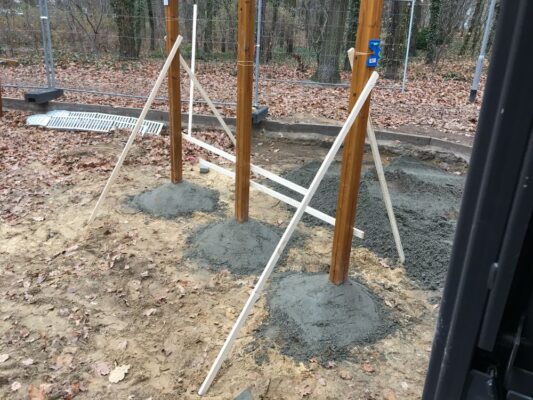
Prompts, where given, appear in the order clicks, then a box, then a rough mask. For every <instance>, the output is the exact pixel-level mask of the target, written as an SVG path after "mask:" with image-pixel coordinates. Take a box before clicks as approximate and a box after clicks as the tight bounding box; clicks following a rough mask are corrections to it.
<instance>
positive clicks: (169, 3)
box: [163, 0, 183, 183]
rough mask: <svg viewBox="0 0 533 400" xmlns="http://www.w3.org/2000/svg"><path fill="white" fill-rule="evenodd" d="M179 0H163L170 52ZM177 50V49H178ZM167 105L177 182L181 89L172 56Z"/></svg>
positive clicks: (179, 172)
mask: <svg viewBox="0 0 533 400" xmlns="http://www.w3.org/2000/svg"><path fill="white" fill-rule="evenodd" d="M178 1H179V0H163V4H164V5H165V17H166V28H167V43H166V45H167V52H170V50H171V49H172V47H173V46H174V42H175V41H176V40H177V38H178V36H179V20H178V18H179V12H178ZM178 52H179V50H178ZM168 107H169V114H168V119H169V126H170V180H171V181H172V183H179V182H181V181H182V179H183V170H182V155H181V90H180V58H179V56H176V57H174V59H173V60H172V63H171V64H170V69H169V70H168Z"/></svg>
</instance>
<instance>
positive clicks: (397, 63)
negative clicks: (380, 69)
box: [383, 0, 404, 79]
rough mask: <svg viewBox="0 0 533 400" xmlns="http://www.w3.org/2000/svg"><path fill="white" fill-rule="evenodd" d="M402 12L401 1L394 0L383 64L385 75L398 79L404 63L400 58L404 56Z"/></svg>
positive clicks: (388, 77)
mask: <svg viewBox="0 0 533 400" xmlns="http://www.w3.org/2000/svg"><path fill="white" fill-rule="evenodd" d="M400 12H401V2H400V1H397V0H393V1H392V7H391V17H390V24H389V29H388V32H387V41H386V45H385V46H384V47H385V49H384V52H383V64H384V65H385V72H384V74H383V76H384V77H385V78H387V79H396V78H397V77H398V73H399V71H400V67H401V64H402V63H401V60H400V59H401V56H402V46H401V45H400V42H401V41H402V40H403V34H404V29H403V26H402V25H403V24H402V18H401V15H400Z"/></svg>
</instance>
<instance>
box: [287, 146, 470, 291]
mask: <svg viewBox="0 0 533 400" xmlns="http://www.w3.org/2000/svg"><path fill="white" fill-rule="evenodd" d="M319 166H320V163H319V162H312V163H309V164H306V165H304V166H302V167H301V168H298V169H296V170H293V171H290V172H288V173H286V174H285V175H284V176H285V177H286V178H287V179H289V180H291V181H293V182H295V183H298V184H300V185H302V186H305V187H307V186H309V184H310V183H311V180H312V179H313V177H314V176H315V174H316V171H317V170H318V168H319ZM385 175H386V178H387V183H388V185H389V190H390V193H391V198H392V203H393V207H394V212H395V214H396V218H397V221H398V228H399V230H400V235H401V238H402V243H403V246H404V250H405V255H406V262H405V269H406V272H407V274H408V276H410V277H411V278H412V279H413V280H414V281H416V282H418V283H419V285H420V286H421V287H422V288H424V289H437V288H439V287H442V285H443V283H444V279H445V275H446V270H447V266H448V262H449V257H450V253H451V245H452V241H453V235H454V231H455V224H456V219H457V215H458V211H459V206H460V200H461V196H462V191H463V186H464V177H463V176H457V175H454V174H452V173H449V172H446V171H443V170H441V169H439V168H437V167H436V166H434V165H432V164H430V163H428V162H422V161H419V160H417V159H414V158H412V157H408V156H400V157H398V158H396V159H394V160H393V161H392V162H391V163H390V164H389V165H388V166H387V167H386V168H385ZM339 176H340V165H339V163H336V164H333V165H332V166H331V168H330V170H329V171H328V173H327V174H326V176H325V178H324V180H323V181H322V183H321V185H320V187H319V188H318V191H317V193H316V195H315V197H314V198H313V200H312V201H311V206H312V207H315V208H317V209H319V210H321V211H323V212H325V213H326V214H329V215H331V216H335V211H336V206H337V195H338V187H339ZM276 189H277V190H280V191H282V192H284V193H286V194H287V195H290V196H291V197H294V198H298V195H297V194H295V193H294V192H291V191H288V190H287V189H283V188H279V187H277V188H276ZM303 221H304V222H306V223H307V224H311V225H316V224H324V223H322V222H321V221H319V220H317V219H315V218H314V217H312V216H309V215H305V216H304V218H303ZM324 225H325V224H324ZM356 225H357V227H358V228H360V229H363V230H364V231H365V239H364V240H360V239H356V238H355V239H354V244H355V245H358V246H364V247H367V248H369V249H370V250H372V251H373V252H375V253H376V254H377V255H378V256H380V257H383V258H388V259H389V260H390V261H391V262H392V261H393V260H396V259H397V252H396V248H395V245H394V240H393V237H392V232H391V229H390V225H389V221H388V218H387V214H386V211H385V206H384V203H383V199H382V197H381V191H380V188H379V183H378V181H377V177H376V175H375V172H374V170H373V169H371V170H368V171H367V172H366V173H365V174H364V175H363V177H362V181H361V187H360V191H359V202H358V209H357V217H356Z"/></svg>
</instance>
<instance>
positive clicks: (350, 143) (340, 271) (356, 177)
mask: <svg viewBox="0 0 533 400" xmlns="http://www.w3.org/2000/svg"><path fill="white" fill-rule="evenodd" d="M360 4H361V5H360V10H359V24H358V27H357V40H356V43H355V60H354V67H353V71H352V84H351V90H350V100H349V108H350V110H351V109H352V108H353V105H354V104H355V101H356V100H357V97H358V96H359V93H361V91H362V90H363V87H364V86H365V84H366V82H367V80H368V78H369V77H370V74H371V73H372V71H373V68H369V67H367V65H366V62H367V59H368V56H369V54H370V49H369V47H368V44H369V41H370V40H371V39H379V34H380V30H381V13H382V10H383V0H361V3H360ZM369 108H370V97H369V98H368V100H367V101H366V103H365V105H364V106H363V108H362V110H361V112H360V113H359V116H358V117H357V119H356V120H355V122H354V124H353V126H352V129H351V131H350V133H349V134H348V137H347V138H346V141H345V143H344V151H343V156H342V167H341V177H340V187H339V197H338V199H337V213H336V216H335V217H336V220H337V222H336V224H335V233H334V235H333V251H332V257H331V267H330V270H329V279H330V280H331V282H333V283H334V284H336V285H340V284H342V283H344V282H345V281H346V279H347V277H348V269H349V266H350V252H351V250H352V238H353V227H354V224H355V214H356V211H357V195H358V192H359V183H360V179H361V167H362V165H363V151H364V146H365V136H366V127H367V122H368V115H369Z"/></svg>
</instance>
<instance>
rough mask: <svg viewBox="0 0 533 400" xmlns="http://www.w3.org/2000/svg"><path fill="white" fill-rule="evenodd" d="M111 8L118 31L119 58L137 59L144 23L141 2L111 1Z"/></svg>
mask: <svg viewBox="0 0 533 400" xmlns="http://www.w3.org/2000/svg"><path fill="white" fill-rule="evenodd" d="M111 7H112V8H113V12H114V14H115V23H116V24H117V29H118V43H119V52H120V58H121V59H137V58H139V53H140V50H141V44H142V27H143V23H144V15H143V11H144V8H143V4H142V0H112V1H111Z"/></svg>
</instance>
